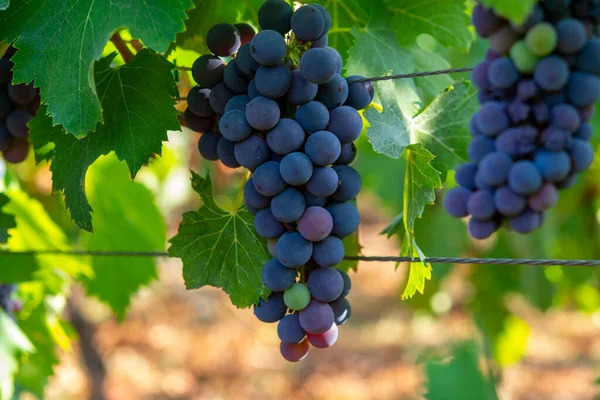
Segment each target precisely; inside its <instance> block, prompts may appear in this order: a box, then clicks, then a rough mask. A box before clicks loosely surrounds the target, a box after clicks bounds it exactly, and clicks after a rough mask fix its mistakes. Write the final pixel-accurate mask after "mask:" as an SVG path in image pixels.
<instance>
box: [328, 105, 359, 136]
mask: <svg viewBox="0 0 600 400" xmlns="http://www.w3.org/2000/svg"><path fill="white" fill-rule="evenodd" d="M362 129H363V121H362V117H361V116H360V114H359V113H358V111H356V110H355V109H354V108H352V107H348V106H341V107H337V108H335V109H333V110H331V112H330V113H329V126H328V128H327V130H328V131H329V132H331V133H333V134H334V135H335V136H337V137H338V139H339V140H340V143H341V144H346V143H351V142H354V141H355V140H356V139H358V137H359V136H360V133H361V132H362Z"/></svg>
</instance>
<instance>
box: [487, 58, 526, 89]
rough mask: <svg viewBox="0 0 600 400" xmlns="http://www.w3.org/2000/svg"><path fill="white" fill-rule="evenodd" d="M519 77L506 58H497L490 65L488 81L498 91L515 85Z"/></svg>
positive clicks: (510, 61)
mask: <svg viewBox="0 0 600 400" xmlns="http://www.w3.org/2000/svg"><path fill="white" fill-rule="evenodd" d="M520 77H521V75H520V74H519V71H517V69H516V68H515V65H514V64H513V62H512V60H511V59H510V58H508V57H502V58H498V59H496V60H494V61H492V63H491V64H490V67H489V70H488V79H489V81H490V82H491V84H492V85H494V87H496V88H498V89H508V88H509V87H511V86H513V85H514V84H516V83H517V81H518V80H519V78H520Z"/></svg>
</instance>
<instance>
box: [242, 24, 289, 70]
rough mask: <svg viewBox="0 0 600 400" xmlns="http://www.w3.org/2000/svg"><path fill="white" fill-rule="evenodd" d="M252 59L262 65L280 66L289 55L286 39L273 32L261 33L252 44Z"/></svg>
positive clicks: (265, 31)
mask: <svg viewBox="0 0 600 400" xmlns="http://www.w3.org/2000/svg"><path fill="white" fill-rule="evenodd" d="M250 52H251V53H252V57H254V59H255V60H256V61H257V62H258V63H259V64H261V65H275V64H279V63H281V62H282V61H283V59H284V58H285V55H286V54H287V45H286V43H285V39H284V38H283V36H281V34H280V33H278V32H276V31H273V30H264V31H261V32H259V33H258V34H257V35H256V36H254V38H253V39H252V41H251V42H250Z"/></svg>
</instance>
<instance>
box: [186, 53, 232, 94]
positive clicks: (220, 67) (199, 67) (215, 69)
mask: <svg viewBox="0 0 600 400" xmlns="http://www.w3.org/2000/svg"><path fill="white" fill-rule="evenodd" d="M224 72H225V63H224V62H223V61H222V60H221V59H220V58H219V57H216V56H213V55H212V54H211V55H203V56H200V57H198V59H197V60H196V61H195V62H194V64H193V65H192V76H193V77H194V80H195V81H196V82H197V83H198V85H199V86H200V87H202V88H208V89H212V88H213V87H215V86H216V85H217V84H218V83H220V82H221V81H223V74H224Z"/></svg>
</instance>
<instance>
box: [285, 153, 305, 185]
mask: <svg viewBox="0 0 600 400" xmlns="http://www.w3.org/2000/svg"><path fill="white" fill-rule="evenodd" d="M279 172H280V173H281V177H282V178H283V180H284V181H286V182H287V183H288V184H290V185H293V186H301V185H304V184H305V183H306V182H308V181H309V179H310V177H311V176H312V173H313V164H312V162H311V161H310V159H309V158H308V156H307V155H306V154H304V153H299V152H296V153H290V154H288V155H286V156H285V157H283V159H282V160H281V163H280V165H279Z"/></svg>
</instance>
